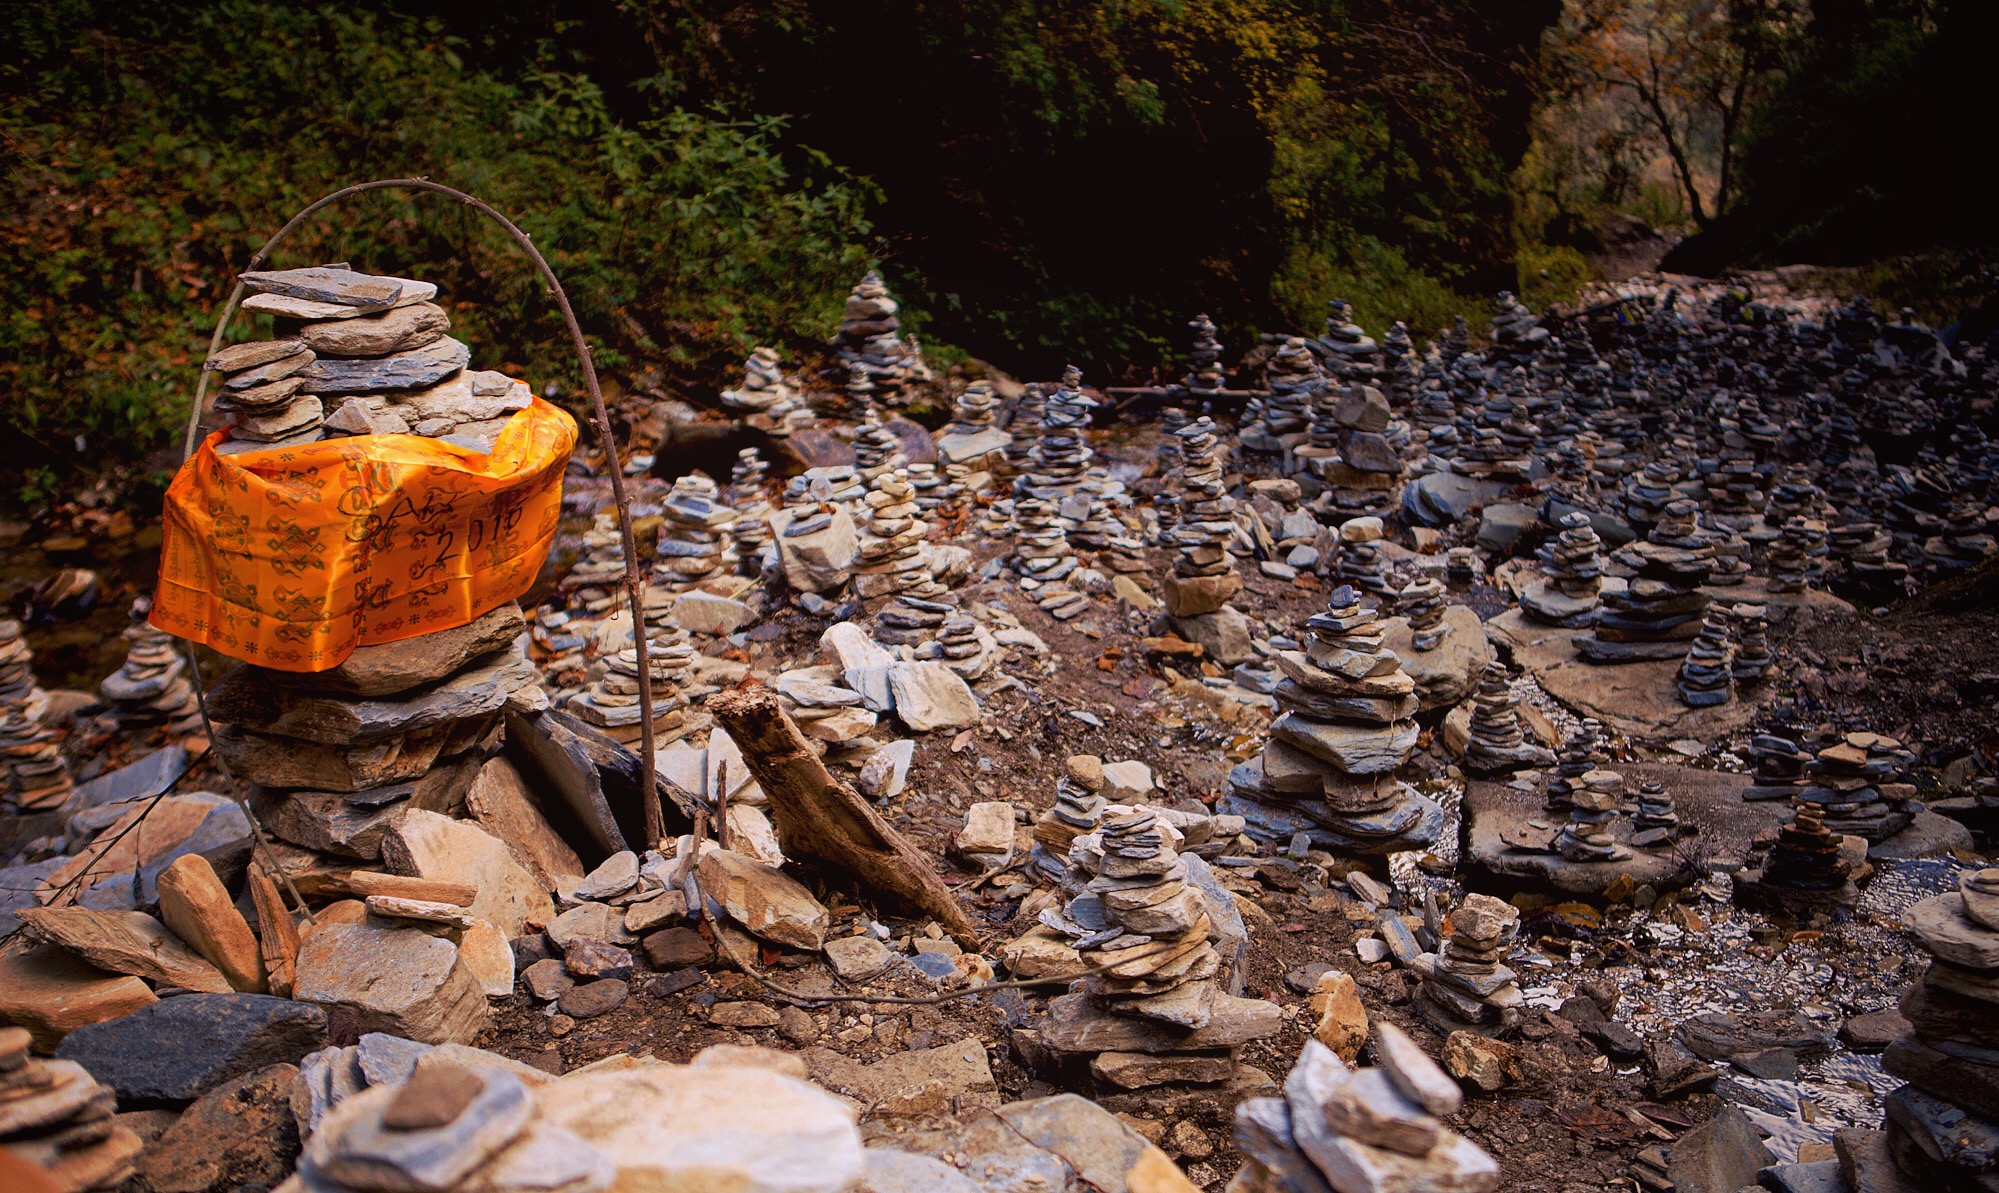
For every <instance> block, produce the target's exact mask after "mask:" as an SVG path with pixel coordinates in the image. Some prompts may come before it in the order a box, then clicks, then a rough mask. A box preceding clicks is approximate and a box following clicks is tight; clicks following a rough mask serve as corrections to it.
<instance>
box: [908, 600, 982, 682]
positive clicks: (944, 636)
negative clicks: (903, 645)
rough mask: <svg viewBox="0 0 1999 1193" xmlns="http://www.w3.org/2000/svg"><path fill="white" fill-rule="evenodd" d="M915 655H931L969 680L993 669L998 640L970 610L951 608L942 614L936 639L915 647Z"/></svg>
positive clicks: (922, 657)
mask: <svg viewBox="0 0 1999 1193" xmlns="http://www.w3.org/2000/svg"><path fill="white" fill-rule="evenodd" d="M932 647H934V648H935V649H934V652H933V651H932V649H931V648H932ZM916 657H917V658H919V659H926V658H932V657H934V658H936V659H937V661H938V662H941V663H943V664H944V665H945V666H946V667H949V668H950V669H951V670H952V671H954V672H956V673H957V674H958V676H959V677H960V678H962V679H964V680H966V681H967V682H969V681H971V680H974V679H978V678H980V677H981V676H983V675H985V674H986V673H987V672H988V671H991V670H992V668H993V664H994V663H995V662H996V661H998V659H999V643H998V642H997V641H995V640H994V639H993V637H992V635H990V634H988V633H986V632H985V631H984V630H983V629H981V628H980V627H979V623H978V622H977V621H975V620H974V619H973V618H972V617H971V616H970V615H969V614H965V613H959V612H957V611H956V610H953V611H952V612H951V613H950V615H949V616H947V617H945V619H944V625H943V628H942V629H940V630H939V631H938V634H937V639H936V641H935V642H934V643H926V644H925V645H923V646H920V647H918V648H917V651H916Z"/></svg>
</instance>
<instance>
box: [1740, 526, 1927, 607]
mask: <svg viewBox="0 0 1999 1193" xmlns="http://www.w3.org/2000/svg"><path fill="white" fill-rule="evenodd" d="M1826 543H1827V548H1828V550H1829V552H1830V554H1831V555H1832V556H1833V557H1835V558H1837V559H1838V560H1840V562H1841V563H1842V564H1844V566H1845V569H1846V580H1847V582H1848V583H1849V584H1851V585H1852V586H1853V591H1854V592H1855V593H1857V594H1858V595H1860V596H1861V597H1863V598H1867V599H1872V600H1886V599H1889V598H1892V597H1894V596H1896V595H1898V594H1900V593H1901V592H1902V590H1903V586H1904V585H1905V583H1906V582H1907V580H1908V577H1909V565H1908V564H1905V563H1900V562H1897V561H1896V560H1893V559H1890V558H1889V557H1888V552H1889V551H1890V550H1891V549H1892V548H1893V547H1894V545H1895V540H1894V538H1893V537H1891V536H1890V535H1889V534H1888V532H1887V531H1885V530H1882V529H1881V524H1880V523H1879V522H1848V523H1846V524H1845V525H1843V526H1837V527H1834V528H1833V529H1832V530H1830V531H1828V532H1827V538H1826ZM1773 550H1774V548H1773Z"/></svg>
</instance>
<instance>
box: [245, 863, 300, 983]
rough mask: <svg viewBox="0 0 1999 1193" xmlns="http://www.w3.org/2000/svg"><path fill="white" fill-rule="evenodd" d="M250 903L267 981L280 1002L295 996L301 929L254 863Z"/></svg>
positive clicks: (273, 885) (265, 873)
mask: <svg viewBox="0 0 1999 1193" xmlns="http://www.w3.org/2000/svg"><path fill="white" fill-rule="evenodd" d="M248 885H249V887H250V902H251V903H252V904H253V905H254V906H255V907H256V909H257V952H258V954H259V955H261V956H262V957H263V959H264V980H265V982H266V983H267V984H268V985H269V986H270V988H271V993H272V994H275V995H277V996H278V997H279V998H290V997H291V996H292V981H293V979H294V978H295V977H296V976H297V974H298V925H297V924H296V923H294V922H293V920H292V913H291V912H290V911H288V910H286V909H285V898H284V896H283V895H282V894H280V893H279V892H278V884H277V883H276V882H275V881H274V880H273V879H272V878H271V875H270V873H269V871H267V870H265V869H264V867H263V866H261V865H258V864H257V863H256V862H255V861H254V860H253V861H252V862H251V864H250V867H249V879H248Z"/></svg>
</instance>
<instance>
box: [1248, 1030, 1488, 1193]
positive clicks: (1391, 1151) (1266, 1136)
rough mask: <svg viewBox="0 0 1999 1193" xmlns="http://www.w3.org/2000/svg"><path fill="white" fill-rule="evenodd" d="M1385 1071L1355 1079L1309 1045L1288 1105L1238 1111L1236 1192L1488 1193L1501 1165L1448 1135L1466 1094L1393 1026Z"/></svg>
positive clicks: (1271, 1101)
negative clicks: (1445, 1121)
mask: <svg viewBox="0 0 1999 1193" xmlns="http://www.w3.org/2000/svg"><path fill="white" fill-rule="evenodd" d="M1374 1031H1375V1037H1376V1039H1375V1059H1376V1060H1377V1061H1379V1062H1380V1067H1379V1068H1372V1069H1359V1070H1351V1069H1349V1068H1348V1067H1347V1066H1346V1064H1345V1063H1343V1062H1342V1061H1341V1060H1340V1058H1339V1057H1338V1056H1336V1055H1334V1054H1333V1050H1332V1049H1330V1048H1328V1047H1326V1046H1325V1045H1324V1044H1322V1043H1320V1042H1319V1041H1317V1040H1306V1041H1305V1048H1304V1051H1302V1052H1301V1053H1299V1056H1298V1063H1297V1065H1296V1066H1294V1067H1293V1068H1292V1070H1291V1073H1290V1075H1289V1076H1287V1077H1286V1078H1285V1079H1284V1096H1283V1097H1280V1098H1249V1099H1247V1100H1245V1101H1243V1102H1241V1103H1240V1104H1238V1105H1237V1106H1236V1112H1235V1144H1236V1150H1237V1151H1238V1152H1241V1153H1242V1157H1243V1164H1242V1167H1241V1168H1240V1169H1239V1170H1238V1171H1237V1172H1236V1174H1235V1178H1234V1179H1233V1180H1231V1181H1230V1182H1229V1186H1228V1187H1229V1190H1230V1193H1325V1191H1326V1190H1331V1191H1332V1193H1389V1191H1391V1190H1392V1191H1394V1193H1490V1191H1491V1190H1493V1189H1497V1188H1498V1187H1499V1165H1498V1163H1497V1162H1495V1161H1494V1160H1493V1158H1492V1157H1491V1156H1489V1155H1487V1154H1486V1153H1485V1151H1484V1150H1483V1149H1481V1148H1480V1147H1479V1146H1478V1145H1477V1144H1475V1143H1473V1142H1472V1141H1471V1140H1469V1139H1466V1138H1465V1137H1464V1136H1462V1135H1459V1134H1457V1133H1456V1132H1454V1131H1452V1130H1450V1129H1449V1128H1447V1127H1445V1126H1444V1125H1443V1123H1442V1122H1441V1121H1439V1120H1440V1119H1442V1118H1444V1117H1446V1116H1449V1115H1452V1114H1456V1113H1457V1112H1458V1109H1459V1108H1460V1107H1461V1106H1462V1105H1463V1102H1464V1093H1463V1091H1461V1090H1460V1089H1459V1088H1458V1084H1457V1082H1455V1081H1453V1080H1452V1079H1451V1077H1450V1076H1449V1075H1448V1074H1446V1073H1445V1072H1444V1071H1443V1070H1442V1069H1441V1068H1439V1067H1438V1066H1437V1063H1436V1062H1435V1061H1433V1060H1431V1059H1430V1058H1429V1057H1428V1056H1426V1055H1424V1053H1423V1050H1422V1049H1421V1048H1419V1047H1417V1045H1416V1042H1415V1041H1414V1040H1411V1039H1410V1038H1409V1037H1408V1036H1406V1035H1404V1034H1403V1033H1402V1031H1401V1029H1400V1028H1397V1027H1396V1026H1395V1025H1394V1024H1392V1023H1378V1024H1376V1025H1375V1029H1374Z"/></svg>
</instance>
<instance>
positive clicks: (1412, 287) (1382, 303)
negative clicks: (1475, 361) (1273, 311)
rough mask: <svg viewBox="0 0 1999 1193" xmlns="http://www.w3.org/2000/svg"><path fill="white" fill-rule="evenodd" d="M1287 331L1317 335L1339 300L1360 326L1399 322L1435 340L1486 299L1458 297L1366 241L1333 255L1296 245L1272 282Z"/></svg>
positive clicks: (1379, 327)
mask: <svg viewBox="0 0 1999 1193" xmlns="http://www.w3.org/2000/svg"><path fill="white" fill-rule="evenodd" d="M1271 287H1272V290H1273V291H1274V292H1275V295H1276V298H1277V302H1278V306H1279V310H1280V311H1281V312H1282V314H1283V317H1284V326H1286V327H1291V328H1299V329H1309V330H1311V331H1314V332H1316V331H1317V330H1318V327H1319V325H1320V323H1321V322H1322V321H1323V320H1324V319H1325V317H1326V305H1327V304H1328V303H1330V302H1331V301H1332V300H1333V299H1335V298H1344V299H1346V300H1347V301H1348V302H1350V303H1352V304H1353V308H1354V318H1355V320H1356V321H1357V322H1359V323H1360V324H1361V326H1363V327H1366V328H1369V329H1371V330H1375V331H1377V332H1379V331H1385V330H1386V329H1387V327H1388V325H1389V324H1391V323H1393V322H1395V320H1397V319H1400V320H1402V321H1404V322H1405V323H1407V324H1408V325H1409V332H1410V334H1411V335H1415V336H1432V337H1434V336H1437V335H1439V334H1441V333H1442V332H1443V330H1444V329H1445V328H1447V327H1449V326H1450V325H1451V319H1452V317H1453V316H1455V315H1460V314H1465V315H1469V314H1470V313H1472V312H1474V311H1477V310H1479V309H1481V308H1482V307H1483V306H1484V305H1485V303H1486V301H1487V300H1485V299H1480V298H1476V297H1474V296H1470V295H1465V294H1460V293H1458V292H1457V291H1455V290H1453V289H1451V288H1450V287H1449V286H1447V285H1445V284H1444V283H1443V282H1442V281H1441V280H1439V279H1437V278H1435V277H1432V276H1430V275H1429V274H1426V273H1424V272H1423V271H1421V270H1419V269H1417V268H1415V267H1414V266H1412V265H1410V264H1409V262H1408V260H1407V259H1406V258H1405V257H1404V256H1403V254H1402V252H1401V250H1399V249H1397V248H1395V247H1394V246H1392V245H1386V244H1382V243H1381V242H1380V241H1378V240H1375V239H1373V238H1372V237H1362V238H1359V239H1357V240H1355V241H1352V242H1350V243H1348V244H1347V245H1346V251H1345V252H1343V253H1340V254H1339V255H1337V256H1335V255H1333V254H1332V253H1329V252H1327V251H1325V250H1324V249H1315V248H1312V247H1309V246H1304V245H1297V246H1294V247H1293V249H1292V251H1291V253H1290V255H1289V256H1287V257H1286V258H1285V262H1284V265H1283V267H1282V268H1281V269H1280V270H1279V271H1278V273H1277V276H1276V278H1275V280H1274V281H1273V282H1272V283H1271Z"/></svg>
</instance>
